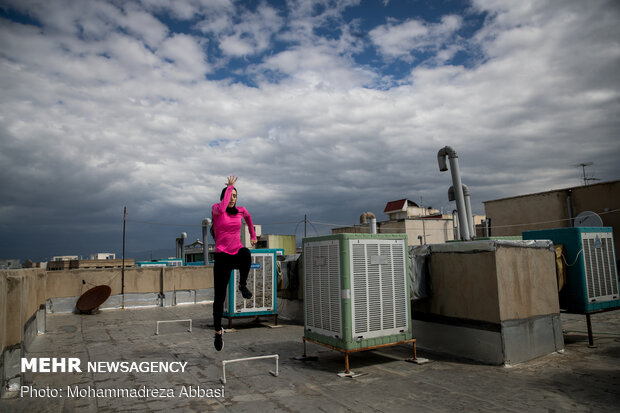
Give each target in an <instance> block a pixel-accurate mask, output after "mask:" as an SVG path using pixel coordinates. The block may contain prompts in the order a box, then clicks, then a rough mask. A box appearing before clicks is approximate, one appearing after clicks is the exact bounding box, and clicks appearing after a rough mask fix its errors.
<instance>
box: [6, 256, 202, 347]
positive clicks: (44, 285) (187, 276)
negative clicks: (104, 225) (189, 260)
mask: <svg viewBox="0 0 620 413" xmlns="http://www.w3.org/2000/svg"><path fill="white" fill-rule="evenodd" d="M97 285H109V286H110V287H111V288H112V293H111V294H112V295H118V294H120V293H121V271H120V269H118V268H115V269H92V270H65V271H45V270H42V269H22V270H4V271H0V347H1V348H0V351H1V350H4V348H5V347H10V346H13V345H16V344H19V343H21V342H22V341H23V339H24V326H25V324H26V322H27V321H28V320H29V319H31V318H32V316H33V315H34V314H35V313H36V312H37V311H38V310H39V309H40V308H41V306H44V305H45V303H46V301H47V300H49V299H55V298H64V297H72V298H77V297H79V296H80V295H82V294H83V293H84V292H86V291H87V290H89V289H90V288H92V287H94V286H97ZM209 288H213V267H212V266H206V267H181V268H173V267H171V268H131V269H126V270H125V293H126V294H134V293H154V294H157V293H159V292H161V291H163V292H171V291H180V290H204V289H209Z"/></svg>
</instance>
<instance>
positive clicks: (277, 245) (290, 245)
mask: <svg viewBox="0 0 620 413" xmlns="http://www.w3.org/2000/svg"><path fill="white" fill-rule="evenodd" d="M296 244H297V238H296V237H295V235H276V234H265V235H261V236H260V237H258V242H257V243H256V248H267V249H283V250H284V255H293V254H295V253H296V250H297V245H296Z"/></svg>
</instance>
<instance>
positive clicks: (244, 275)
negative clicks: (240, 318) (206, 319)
mask: <svg viewBox="0 0 620 413" xmlns="http://www.w3.org/2000/svg"><path fill="white" fill-rule="evenodd" d="M214 261H215V262H214V264H213V289H214V290H215V299H214V302H213V326H214V327H215V331H220V330H221V329H222V313H223V312H224V300H225V299H226V290H227V287H228V282H229V281H230V272H231V271H232V270H239V286H240V287H241V286H244V285H245V284H246V283H247V281H248V274H249V273H250V265H251V264H252V254H251V253H250V250H249V249H247V248H241V249H240V250H239V252H237V254H235V255H230V254H226V253H224V252H216V253H215V259H214Z"/></svg>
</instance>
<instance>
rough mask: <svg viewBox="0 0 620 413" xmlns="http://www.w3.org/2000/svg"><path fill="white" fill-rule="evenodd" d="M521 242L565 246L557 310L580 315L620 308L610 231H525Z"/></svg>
mask: <svg viewBox="0 0 620 413" xmlns="http://www.w3.org/2000/svg"><path fill="white" fill-rule="evenodd" d="M523 239H524V240H533V239H549V240H551V241H553V243H554V244H562V245H564V248H565V249H566V276H567V280H566V285H565V286H564V288H563V289H562V291H560V308H562V309H565V310H568V311H569V312H573V313H579V314H581V313H588V312H593V311H597V310H603V309H606V308H615V307H620V295H619V294H618V271H617V268H616V254H615V250H614V239H613V233H612V228H611V227H571V228H556V229H547V230H540V231H525V232H523Z"/></svg>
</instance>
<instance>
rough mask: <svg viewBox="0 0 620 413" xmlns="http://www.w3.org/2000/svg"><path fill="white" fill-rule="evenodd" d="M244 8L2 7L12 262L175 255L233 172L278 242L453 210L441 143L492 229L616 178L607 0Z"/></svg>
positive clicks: (618, 87) (614, 9) (4, 220)
mask: <svg viewBox="0 0 620 413" xmlns="http://www.w3.org/2000/svg"><path fill="white" fill-rule="evenodd" d="M447 3H450V2H447ZM447 3H446V4H447ZM248 4H249V3H248ZM248 4H246V3H245V2H232V1H225V0H220V1H208V2H203V1H198V0H184V1H178V0H175V1H172V0H141V1H137V0H136V1H127V2H118V1H94V0H93V1H77V0H66V1H53V2H49V1H34V0H27V1H24V0H21V1H17V0H16V1H5V2H3V5H2V6H0V68H1V69H0V85H2V90H3V93H2V96H1V97H0V164H1V165H2V167H1V168H0V185H1V187H2V189H3V196H2V198H0V232H1V233H2V236H1V237H0V245H1V251H2V255H3V257H2V258H21V259H28V258H32V259H45V258H51V256H53V255H67V254H82V255H87V254H90V253H94V252H100V251H111V252H117V253H120V245H121V229H122V210H123V206H125V205H126V206H127V208H128V212H129V215H128V219H129V220H130V221H129V222H128V227H129V228H128V246H127V248H128V250H129V251H149V250H152V249H160V248H169V249H170V250H171V251H173V248H174V238H175V237H176V236H178V234H179V233H180V232H182V231H185V232H188V233H189V238H190V239H191V240H192V241H193V239H192V238H194V239H195V238H197V237H198V236H199V235H200V224H201V221H202V219H203V218H204V217H207V216H209V215H210V212H209V211H210V205H211V204H212V203H214V202H215V201H216V200H217V198H218V196H219V192H220V190H221V188H222V186H223V185H224V182H225V178H226V176H227V175H230V174H234V175H238V176H239V177H240V179H239V182H238V185H237V186H238V189H239V202H240V204H241V205H244V206H246V207H247V208H248V209H249V210H250V211H251V213H252V215H253V218H254V221H255V223H257V224H265V226H264V231H265V232H268V233H285V234H292V233H294V232H295V231H296V230H297V235H300V234H301V233H300V230H299V228H300V227H302V226H300V225H298V224H296V223H297V222H298V221H299V220H301V219H303V216H304V215H305V214H307V215H308V217H309V219H310V220H312V221H313V222H314V224H313V226H312V227H311V234H312V235H314V234H315V233H326V232H328V231H329V229H330V226H328V225H322V224H318V223H317V222H320V223H331V224H343V225H349V224H353V223H355V222H356V221H357V219H358V217H359V215H360V214H361V213H362V212H364V211H373V212H375V213H376V214H377V215H378V217H379V219H383V217H382V216H381V212H382V210H383V207H384V206H385V203H386V202H387V201H390V200H394V199H400V198H404V197H408V198H410V199H412V200H414V201H416V202H421V203H423V204H425V205H432V206H433V207H435V208H440V209H442V208H443V209H445V210H451V209H452V208H453V204H452V203H449V202H448V199H447V189H448V187H449V186H450V185H451V181H450V177H449V174H448V173H445V172H444V173H442V172H439V169H438V166H437V158H436V156H437V151H438V150H439V149H440V148H442V147H443V146H445V145H451V146H453V147H454V148H455V149H456V150H457V151H458V153H459V157H460V164H461V168H462V170H461V172H462V175H463V179H464V182H465V183H466V184H467V185H468V186H469V188H470V190H471V191H472V196H473V207H474V210H475V211H476V212H478V213H484V209H483V205H482V201H485V200H490V199H496V198H500V197H505V196H511V195H518V194H523V193H529V192H538V191H545V190H549V189H556V188H561V187H564V186H572V185H578V184H579V183H580V180H579V178H580V174H581V170H580V169H578V168H575V167H574V166H573V165H575V164H577V163H580V162H586V161H593V162H594V165H593V166H592V167H590V170H589V172H590V173H591V174H592V175H594V176H595V177H597V178H599V179H601V180H613V179H618V177H619V175H620V167H619V166H618V165H619V163H618V161H617V158H618V155H620V145H619V144H618V143H617V142H618V139H617V131H618V130H619V126H620V121H619V120H620V117H619V116H618V114H619V113H620V72H619V71H618V70H617V69H618V67H620V41H619V40H618V39H620V29H619V28H618V25H617V22H618V21H620V7H619V6H618V4H617V2H615V1H611V0H610V1H602V0H601V1H591V2H582V1H579V0H575V1H553V0H549V1H533V0H532V1H520V2H504V1H492V0H488V1H485V0H476V1H473V2H471V3H469V2H463V3H458V6H454V7H451V8H446V9H441V8H439V9H437V7H439V6H437V7H435V8H433V9H431V8H424V4H425V3H424V2H414V4H413V5H410V6H407V7H405V6H403V4H405V2H386V1H383V2H382V1H379V0H377V1H376V2H368V3H367V2H359V1H349V2H342V1H330V0H321V1H313V2H308V1H290V2H287V3H283V2H275V1H274V2H271V1H262V2H258V3H257V4H256V5H255V6H252V7H251V6H249V5H248ZM450 4H457V3H450ZM291 222H292V223H293V224H290V223H291ZM147 223H149V224H147Z"/></svg>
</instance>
